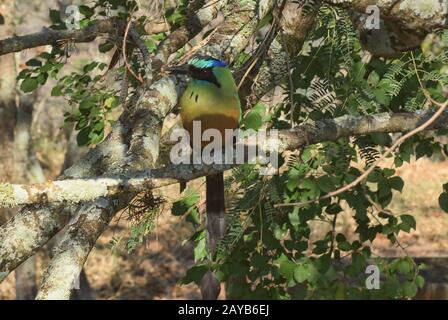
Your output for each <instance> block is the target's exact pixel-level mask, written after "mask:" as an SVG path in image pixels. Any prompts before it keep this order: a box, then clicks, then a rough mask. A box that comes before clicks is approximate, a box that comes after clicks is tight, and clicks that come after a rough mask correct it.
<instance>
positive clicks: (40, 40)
mask: <svg viewBox="0 0 448 320" xmlns="http://www.w3.org/2000/svg"><path fill="white" fill-rule="evenodd" d="M120 30H121V32H123V24H119V22H118V21H116V20H113V19H111V20H100V21H98V22H96V23H94V24H92V25H91V26H89V27H86V28H83V29H79V30H53V29H49V28H43V30H42V31H39V32H36V33H32V34H28V35H24V36H15V37H12V38H7V39H5V38H6V36H10V35H11V34H12V33H8V34H6V35H4V36H2V37H1V38H2V39H4V40H0V55H3V54H7V53H11V52H19V51H22V50H25V49H30V48H36V47H40V46H45V45H56V44H57V41H58V40H63V39H69V40H71V41H73V42H90V41H93V40H95V38H96V37H97V36H99V35H100V34H104V33H116V32H117V31H120Z"/></svg>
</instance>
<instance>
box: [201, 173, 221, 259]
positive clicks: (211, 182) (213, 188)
mask: <svg viewBox="0 0 448 320" xmlns="http://www.w3.org/2000/svg"><path fill="white" fill-rule="evenodd" d="M225 209H226V208H225V202H224V176H223V174H222V173H218V174H215V175H212V176H207V178H206V211H207V236H208V238H207V240H208V247H209V250H210V253H211V256H212V258H214V256H215V254H216V244H217V242H218V240H219V239H222V238H223V237H224V234H225V232H226V225H225V220H224V214H225Z"/></svg>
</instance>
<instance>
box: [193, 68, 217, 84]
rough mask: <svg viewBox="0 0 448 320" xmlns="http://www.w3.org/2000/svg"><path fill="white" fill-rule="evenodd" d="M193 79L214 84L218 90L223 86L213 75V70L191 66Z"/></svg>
mask: <svg viewBox="0 0 448 320" xmlns="http://www.w3.org/2000/svg"><path fill="white" fill-rule="evenodd" d="M190 72H191V77H192V78H193V79H196V80H205V81H208V82H210V83H213V84H214V85H216V86H217V87H218V88H221V84H220V83H219V81H218V79H216V76H215V74H214V73H213V69H212V68H197V67H194V66H190Z"/></svg>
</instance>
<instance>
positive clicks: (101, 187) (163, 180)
mask: <svg viewBox="0 0 448 320" xmlns="http://www.w3.org/2000/svg"><path fill="white" fill-rule="evenodd" d="M433 113H434V112H433V111H426V112H419V113H395V114H387V113H381V114H377V115H369V116H343V117H339V118H336V119H328V120H323V121H319V122H317V123H316V124H315V125H314V126H310V125H308V124H303V125H300V126H298V127H296V128H294V129H293V130H282V131H280V132H279V138H278V141H271V142H270V145H277V146H278V147H279V151H280V152H281V151H284V150H294V149H297V148H300V147H303V146H305V145H309V144H314V143H320V142H324V141H334V140H337V139H339V138H341V137H348V136H359V135H365V134H370V133H375V132H389V133H393V132H404V131H408V130H412V129H414V128H415V127H417V126H418V125H419V124H421V123H423V122H424V121H425V120H427V119H428V118H429V117H430V116H431V115H432V114H433ZM447 124H448V112H445V113H444V116H442V117H441V118H440V119H438V120H437V122H436V123H435V124H434V125H433V126H431V129H436V128H441V127H446V126H447ZM268 151H269V150H268ZM236 165H237V164H229V165H211V166H205V165H204V166H202V165H201V166H188V165H179V166H174V165H170V166H167V167H164V168H158V169H154V170H146V171H141V172H134V173H130V174H128V175H126V174H122V175H120V176H115V177H91V178H88V179H69V180H61V181H54V182H48V183H44V184H34V185H30V186H26V185H12V184H3V185H2V188H3V190H6V189H7V190H8V191H6V193H8V195H9V196H8V197H5V192H3V197H2V195H1V194H0V205H1V206H7V205H9V206H11V205H21V204H26V203H41V202H62V201H67V202H81V201H91V200H94V199H97V198H100V197H111V196H115V195H118V194H121V193H123V192H141V191H144V190H148V189H152V188H158V187H162V186H165V185H168V184H173V183H177V182H178V181H179V180H180V179H182V180H191V179H195V178H198V177H201V176H205V175H210V174H214V173H217V172H221V171H223V170H227V169H230V168H232V167H234V166H236Z"/></svg>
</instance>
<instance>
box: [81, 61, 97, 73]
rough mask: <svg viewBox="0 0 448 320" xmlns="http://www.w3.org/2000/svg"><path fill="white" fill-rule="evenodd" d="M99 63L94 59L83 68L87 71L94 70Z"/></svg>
mask: <svg viewBox="0 0 448 320" xmlns="http://www.w3.org/2000/svg"><path fill="white" fill-rule="evenodd" d="M98 63H99V62H96V61H93V62H90V63H89V64H86V65H85V66H84V68H83V71H84V72H85V73H88V72H90V71H92V70H93V69H95V68H96V67H97V66H98Z"/></svg>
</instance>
